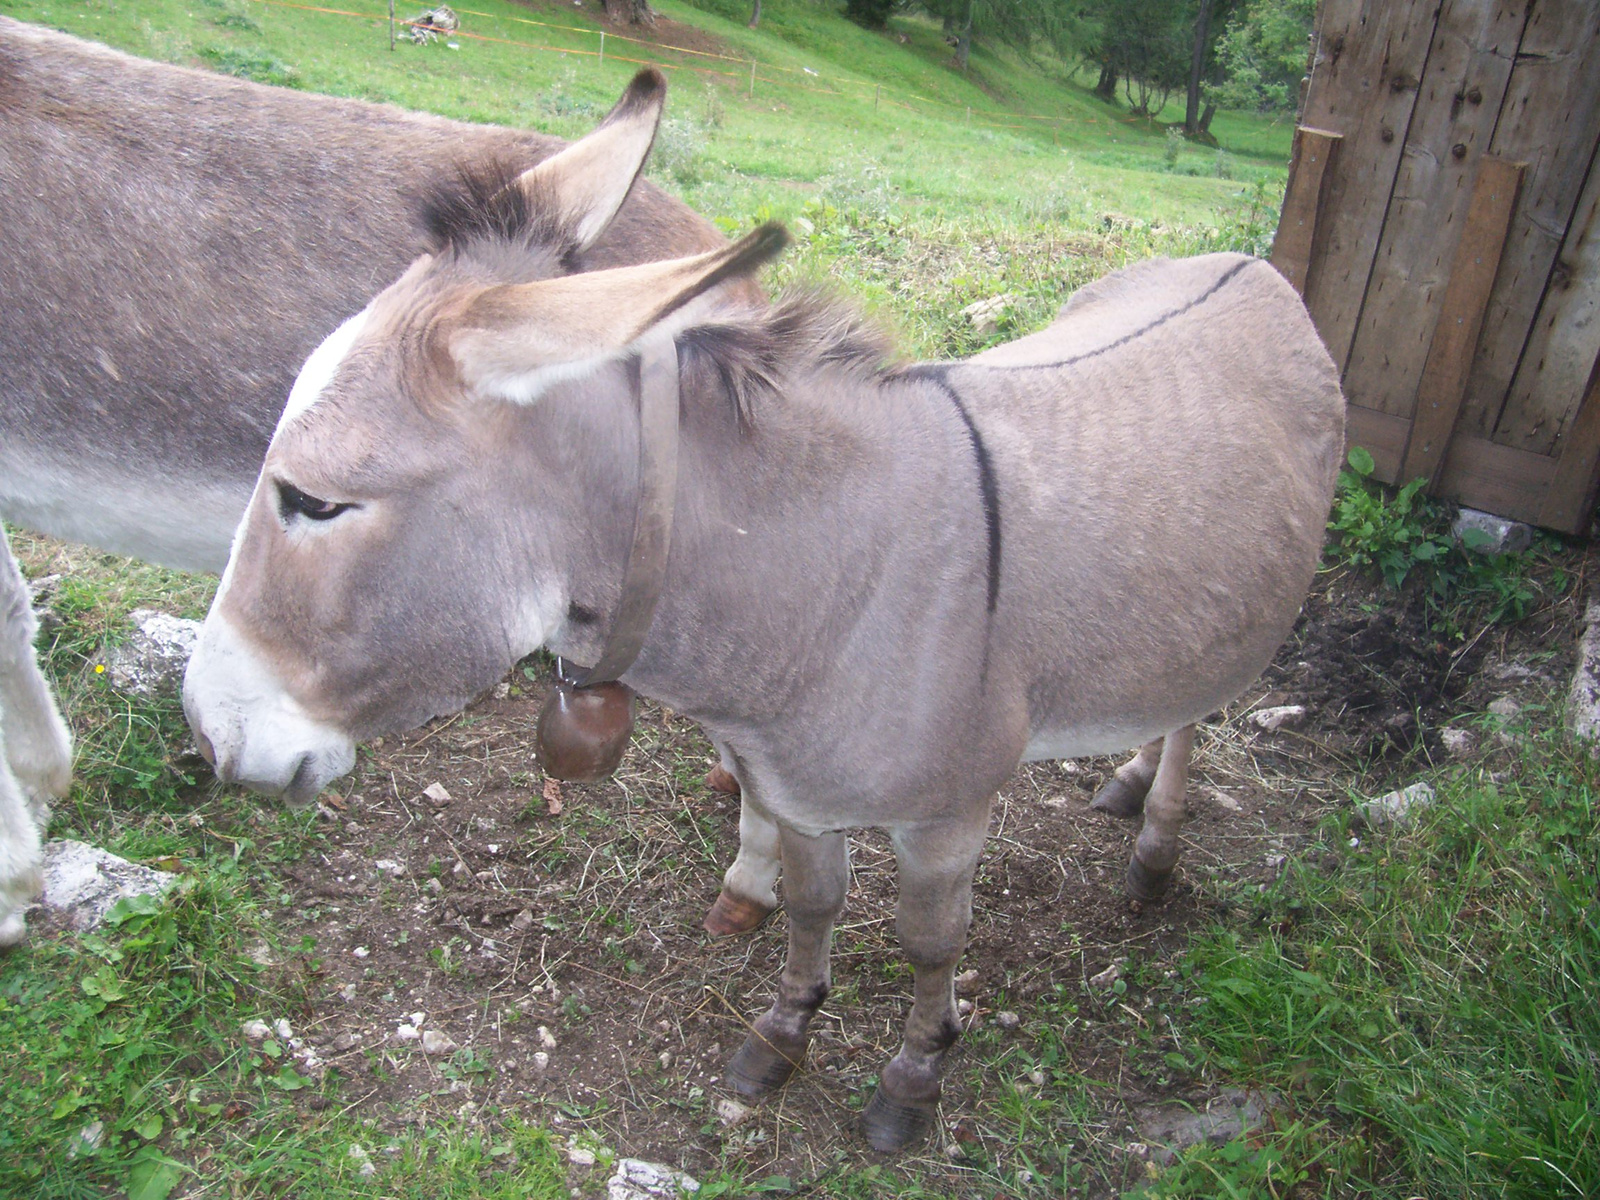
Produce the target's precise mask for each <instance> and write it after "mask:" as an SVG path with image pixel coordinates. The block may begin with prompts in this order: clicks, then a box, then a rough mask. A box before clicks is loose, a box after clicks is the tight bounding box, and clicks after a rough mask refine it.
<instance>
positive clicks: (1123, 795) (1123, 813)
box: [1089, 738, 1161, 817]
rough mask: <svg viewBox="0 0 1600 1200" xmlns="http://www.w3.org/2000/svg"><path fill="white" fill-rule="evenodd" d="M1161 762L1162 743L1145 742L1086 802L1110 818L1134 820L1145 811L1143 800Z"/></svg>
mask: <svg viewBox="0 0 1600 1200" xmlns="http://www.w3.org/2000/svg"><path fill="white" fill-rule="evenodd" d="M1160 762H1161V739H1160V738H1156V739H1155V740H1154V741H1150V742H1146V743H1145V744H1144V745H1143V746H1141V747H1139V753H1138V754H1135V755H1134V756H1133V757H1132V758H1130V759H1129V760H1128V761H1127V762H1125V763H1123V764H1122V765H1121V766H1120V767H1118V768H1117V769H1116V771H1115V772H1113V773H1112V776H1111V778H1110V780H1108V781H1107V782H1106V785H1105V786H1104V787H1102V788H1101V789H1100V790H1099V791H1098V792H1096V793H1095V794H1094V799H1093V800H1091V801H1089V807H1090V808H1092V809H1094V810H1095V811H1096V812H1103V813H1107V814H1109V815H1110V816H1113V817H1137V816H1138V815H1139V814H1140V813H1141V812H1143V811H1144V800H1145V797H1146V796H1148V795H1149V794H1150V785H1151V784H1152V783H1154V782H1155V780H1156V767H1157V765H1159V763H1160Z"/></svg>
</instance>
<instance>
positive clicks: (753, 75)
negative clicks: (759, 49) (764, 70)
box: [750, 58, 756, 100]
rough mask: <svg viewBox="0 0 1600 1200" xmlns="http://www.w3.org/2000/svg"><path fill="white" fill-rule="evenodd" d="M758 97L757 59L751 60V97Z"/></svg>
mask: <svg viewBox="0 0 1600 1200" xmlns="http://www.w3.org/2000/svg"><path fill="white" fill-rule="evenodd" d="M755 98H756V60H755V59H753V58H752V59H751V60H750V99H752V100H754V99H755Z"/></svg>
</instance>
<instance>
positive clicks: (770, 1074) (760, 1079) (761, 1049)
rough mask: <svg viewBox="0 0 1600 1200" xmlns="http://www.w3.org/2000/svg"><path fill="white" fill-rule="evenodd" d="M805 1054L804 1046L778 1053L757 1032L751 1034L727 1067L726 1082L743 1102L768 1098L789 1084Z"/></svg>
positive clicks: (776, 1048) (759, 1032) (774, 1046)
mask: <svg viewBox="0 0 1600 1200" xmlns="http://www.w3.org/2000/svg"><path fill="white" fill-rule="evenodd" d="M805 1052H806V1048H805V1043H804V1042H802V1043H800V1044H799V1045H798V1046H792V1047H788V1048H787V1050H785V1049H780V1048H779V1047H778V1046H776V1045H774V1044H773V1043H772V1042H771V1041H769V1040H768V1039H767V1038H766V1037H764V1036H763V1035H762V1033H761V1031H760V1030H752V1031H751V1033H750V1036H749V1037H747V1038H745V1040H744V1045H742V1046H740V1047H739V1049H738V1050H737V1051H735V1052H734V1055H733V1059H732V1060H731V1061H730V1062H729V1063H728V1082H729V1083H730V1084H732V1085H733V1090H734V1091H736V1092H738V1093H739V1095H741V1096H743V1097H744V1098H745V1099H747V1100H759V1099H761V1098H762V1097H763V1096H770V1095H771V1094H772V1093H773V1092H775V1091H777V1090H778V1089H779V1088H781V1087H782V1086H783V1085H784V1084H786V1083H788V1082H789V1076H791V1075H793V1074H794V1071H795V1068H796V1067H797V1066H799V1065H800V1060H801V1059H802V1058H804V1057H805Z"/></svg>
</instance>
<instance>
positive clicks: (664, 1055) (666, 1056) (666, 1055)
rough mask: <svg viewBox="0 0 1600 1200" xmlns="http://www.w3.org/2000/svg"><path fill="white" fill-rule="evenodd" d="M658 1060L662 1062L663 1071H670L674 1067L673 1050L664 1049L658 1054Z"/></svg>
mask: <svg viewBox="0 0 1600 1200" xmlns="http://www.w3.org/2000/svg"><path fill="white" fill-rule="evenodd" d="M656 1061H657V1062H658V1063H660V1064H661V1069H662V1070H663V1071H670V1070H671V1069H672V1051H671V1050H663V1051H662V1052H661V1053H660V1054H658V1055H657V1056H656Z"/></svg>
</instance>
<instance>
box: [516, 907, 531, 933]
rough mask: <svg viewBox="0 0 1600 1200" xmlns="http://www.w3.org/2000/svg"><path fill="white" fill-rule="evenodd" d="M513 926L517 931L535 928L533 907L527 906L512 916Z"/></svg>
mask: <svg viewBox="0 0 1600 1200" xmlns="http://www.w3.org/2000/svg"><path fill="white" fill-rule="evenodd" d="M511 928H512V929H513V930H515V931H516V932H517V933H521V932H523V930H525V929H531V928H533V909H531V908H525V909H523V910H522V911H521V912H519V913H518V914H517V915H516V916H514V917H512V918H511Z"/></svg>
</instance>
